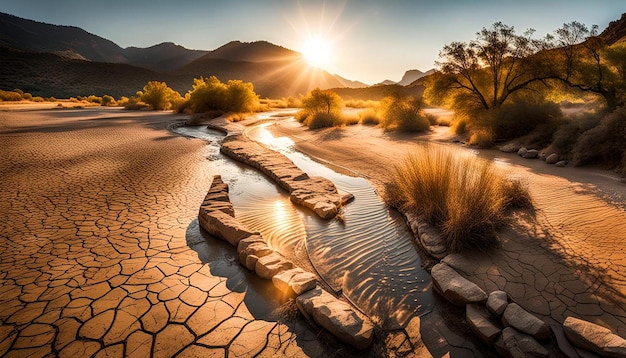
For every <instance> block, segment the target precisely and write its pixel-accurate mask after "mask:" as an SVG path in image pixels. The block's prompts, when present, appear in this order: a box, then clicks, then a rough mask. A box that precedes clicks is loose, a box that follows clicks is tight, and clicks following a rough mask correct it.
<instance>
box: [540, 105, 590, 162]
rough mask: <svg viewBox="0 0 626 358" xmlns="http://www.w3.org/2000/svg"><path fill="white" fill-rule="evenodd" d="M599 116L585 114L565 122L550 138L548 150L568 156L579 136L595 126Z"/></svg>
mask: <svg viewBox="0 0 626 358" xmlns="http://www.w3.org/2000/svg"><path fill="white" fill-rule="evenodd" d="M600 119H601V116H600V115H599V114H597V113H591V112H586V113H582V114H580V115H578V116H575V117H573V118H571V119H569V120H567V121H566V122H565V123H564V124H562V125H561V126H559V127H558V128H557V130H556V131H555V132H554V135H553V136H552V143H551V144H550V150H551V151H553V152H556V153H559V154H563V155H566V154H570V153H571V152H572V150H573V149H574V144H575V143H576V141H577V140H578V137H580V135H581V134H582V133H583V132H585V131H587V130H589V129H591V128H594V127H595V126H597V125H598V124H599V123H600Z"/></svg>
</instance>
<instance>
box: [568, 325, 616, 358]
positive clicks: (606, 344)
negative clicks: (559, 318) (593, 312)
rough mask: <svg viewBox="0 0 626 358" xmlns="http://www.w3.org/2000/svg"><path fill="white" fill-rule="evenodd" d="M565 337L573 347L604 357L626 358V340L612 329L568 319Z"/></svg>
mask: <svg viewBox="0 0 626 358" xmlns="http://www.w3.org/2000/svg"><path fill="white" fill-rule="evenodd" d="M563 329H564V331H565V336H566V337H567V339H569V341H570V342H572V344H573V345H575V346H576V347H579V348H583V349H587V350H590V351H592V352H594V353H597V354H599V355H601V356H603V357H626V339H624V338H622V337H620V336H618V335H616V334H615V333H613V332H612V331H611V330H610V329H608V328H606V327H602V326H600V325H597V324H595V323H591V322H588V321H585V320H582V319H578V318H574V317H567V318H566V319H565V322H563Z"/></svg>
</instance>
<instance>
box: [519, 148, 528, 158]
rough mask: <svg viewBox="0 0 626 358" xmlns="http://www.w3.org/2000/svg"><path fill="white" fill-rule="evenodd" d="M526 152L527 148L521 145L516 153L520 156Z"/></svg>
mask: <svg viewBox="0 0 626 358" xmlns="http://www.w3.org/2000/svg"><path fill="white" fill-rule="evenodd" d="M526 152H528V149H526V148H524V147H521V148H520V149H518V151H517V155H519V156H520V157H523V156H524V155H526Z"/></svg>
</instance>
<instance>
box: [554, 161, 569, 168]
mask: <svg viewBox="0 0 626 358" xmlns="http://www.w3.org/2000/svg"><path fill="white" fill-rule="evenodd" d="M555 166H557V167H559V168H563V167H566V166H567V160H559V161H558V162H556V164H555Z"/></svg>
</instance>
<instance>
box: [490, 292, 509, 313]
mask: <svg viewBox="0 0 626 358" xmlns="http://www.w3.org/2000/svg"><path fill="white" fill-rule="evenodd" d="M508 304H509V297H508V295H507V294H506V292H504V291H493V292H491V293H490V294H489V298H487V308H488V309H489V311H491V313H493V314H494V315H496V316H498V317H502V314H503V313H504V310H505V309H506V306H508Z"/></svg>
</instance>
